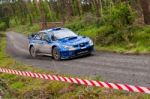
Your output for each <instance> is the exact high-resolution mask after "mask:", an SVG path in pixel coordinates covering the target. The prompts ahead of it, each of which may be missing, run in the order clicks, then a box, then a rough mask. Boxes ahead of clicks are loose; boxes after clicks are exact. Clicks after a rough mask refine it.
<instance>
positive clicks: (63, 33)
mask: <svg viewBox="0 0 150 99" xmlns="http://www.w3.org/2000/svg"><path fill="white" fill-rule="evenodd" d="M53 33H54V37H55V38H56V39H63V38H68V37H76V36H77V34H75V33H74V32H72V31H71V30H69V29H61V30H55V31H53Z"/></svg>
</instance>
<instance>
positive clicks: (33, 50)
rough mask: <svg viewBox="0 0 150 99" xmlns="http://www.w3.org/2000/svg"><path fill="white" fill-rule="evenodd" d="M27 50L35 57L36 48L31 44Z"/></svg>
mask: <svg viewBox="0 0 150 99" xmlns="http://www.w3.org/2000/svg"><path fill="white" fill-rule="evenodd" d="M29 52H30V55H31V56H32V57H33V58H35V57H36V56H37V53H36V50H35V48H34V47H33V46H32V47H31V48H30V49H29Z"/></svg>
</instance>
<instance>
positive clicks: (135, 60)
mask: <svg viewBox="0 0 150 99" xmlns="http://www.w3.org/2000/svg"><path fill="white" fill-rule="evenodd" d="M7 52H8V53H9V54H10V55H11V56H12V57H14V58H15V59H16V60H18V61H20V62H22V63H24V64H29V65H33V66H36V67H39V68H42V69H49V70H51V71H55V72H57V73H62V74H70V75H79V76H99V75H100V76H101V77H102V78H103V80H104V81H109V82H114V83H123V84H126V83H127V84H133V85H141V86H146V87H150V55H120V54H114V53H104V52H95V54H94V55H93V56H87V57H82V58H77V59H72V60H65V61H54V60H53V59H51V57H44V56H41V57H38V58H37V59H32V58H31V57H30V55H29V53H28V40H27V37H25V36H23V35H21V34H19V33H14V32H9V33H7Z"/></svg>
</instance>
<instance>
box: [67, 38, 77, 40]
mask: <svg viewBox="0 0 150 99" xmlns="http://www.w3.org/2000/svg"><path fill="white" fill-rule="evenodd" d="M74 39H77V37H70V38H68V40H74Z"/></svg>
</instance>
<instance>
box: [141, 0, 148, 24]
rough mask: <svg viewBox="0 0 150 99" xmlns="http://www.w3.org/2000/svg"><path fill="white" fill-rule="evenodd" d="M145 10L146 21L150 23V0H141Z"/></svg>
mask: <svg viewBox="0 0 150 99" xmlns="http://www.w3.org/2000/svg"><path fill="white" fill-rule="evenodd" d="M140 3H141V7H142V10H143V16H144V23H145V24H150V0H140Z"/></svg>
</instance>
